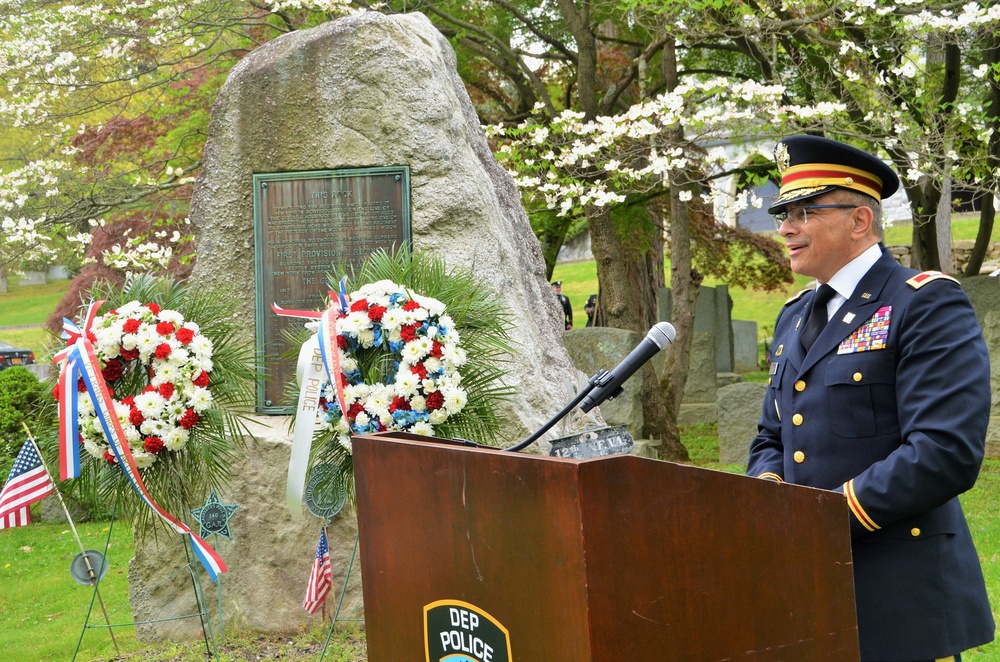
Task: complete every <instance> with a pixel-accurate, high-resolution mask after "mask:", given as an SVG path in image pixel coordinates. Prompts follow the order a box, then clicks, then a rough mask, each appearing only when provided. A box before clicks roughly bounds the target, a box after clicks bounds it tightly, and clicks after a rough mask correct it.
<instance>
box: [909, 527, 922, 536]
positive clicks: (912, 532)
mask: <svg viewBox="0 0 1000 662" xmlns="http://www.w3.org/2000/svg"><path fill="white" fill-rule="evenodd" d="M910 535H911V536H913V537H914V538H917V537H919V536H920V529H918V528H917V527H913V528H912V529H910Z"/></svg>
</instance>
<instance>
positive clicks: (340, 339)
mask: <svg viewBox="0 0 1000 662" xmlns="http://www.w3.org/2000/svg"><path fill="white" fill-rule="evenodd" d="M337 347H339V348H340V349H347V337H346V336H340V335H338V336H337Z"/></svg>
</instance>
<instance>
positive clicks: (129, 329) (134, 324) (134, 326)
mask: <svg viewBox="0 0 1000 662" xmlns="http://www.w3.org/2000/svg"><path fill="white" fill-rule="evenodd" d="M140 326H142V322H140V321H139V320H137V319H133V318H129V319H127V320H125V323H124V324H122V331H124V332H125V333H135V332H136V331H138V330H139V327H140Z"/></svg>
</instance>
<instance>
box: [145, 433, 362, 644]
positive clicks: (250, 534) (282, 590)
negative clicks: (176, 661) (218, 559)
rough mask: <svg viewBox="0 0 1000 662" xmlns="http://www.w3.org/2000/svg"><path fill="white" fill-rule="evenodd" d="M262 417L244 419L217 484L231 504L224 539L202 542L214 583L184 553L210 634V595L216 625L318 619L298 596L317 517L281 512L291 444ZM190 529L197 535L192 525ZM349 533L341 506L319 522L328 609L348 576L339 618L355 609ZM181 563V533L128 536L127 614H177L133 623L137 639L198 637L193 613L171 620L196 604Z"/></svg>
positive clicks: (354, 529) (357, 593)
mask: <svg viewBox="0 0 1000 662" xmlns="http://www.w3.org/2000/svg"><path fill="white" fill-rule="evenodd" d="M272 422H273V420H272V419H271V418H269V417H260V418H259V419H258V420H257V422H255V423H254V424H252V425H251V426H250V432H251V433H252V434H253V436H254V437H256V439H257V443H256V444H254V446H253V448H252V449H251V450H250V452H248V453H247V454H246V455H245V456H244V457H243V460H242V462H240V464H239V465H238V466H236V467H234V469H235V472H234V479H233V481H232V482H231V483H230V485H228V486H227V487H226V488H224V489H221V490H219V491H218V497H219V500H220V501H221V502H222V503H225V504H237V505H238V506H239V509H237V510H236V512H235V513H234V514H233V516H232V518H231V519H230V521H229V529H230V533H231V534H232V537H233V539H232V540H227V539H226V538H222V537H218V536H214V537H210V538H209V539H208V540H207V541H206V542H208V543H209V544H213V545H215V547H216V549H217V550H218V552H219V555H220V556H222V559H223V560H224V561H225V562H226V565H227V566H228V567H229V572H228V573H226V574H224V575H222V576H221V580H220V581H221V589H219V587H218V586H213V585H212V584H210V583H209V581H208V579H207V577H205V575H204V574H203V573H201V567H200V566H199V565H198V563H197V561H196V560H194V557H191V561H192V563H193V565H192V568H193V569H194V570H195V571H196V572H198V573H200V580H199V581H200V582H201V589H202V590H203V591H204V594H205V598H206V604H207V608H208V614H209V617H210V619H211V623H212V627H213V628H215V633H216V636H218V626H219V622H218V616H219V607H218V604H219V603H218V601H219V596H221V598H222V614H223V625H224V627H225V629H226V630H227V631H230V632H231V631H233V630H234V629H241V628H252V629H256V630H263V631H270V632H281V631H289V632H291V631H295V630H297V629H298V628H299V627H301V626H306V625H310V624H313V623H317V622H319V620H320V618H321V616H320V614H317V615H316V616H310V615H309V614H308V613H307V612H306V611H305V610H304V609H303V608H302V600H303V598H304V597H305V592H306V584H307V582H308V580H309V571H310V568H312V561H313V557H314V555H315V553H316V544H317V543H318V542H319V529H320V526H321V525H322V522H321V521H320V520H319V519H318V518H316V517H313V516H312V515H310V514H309V513H308V512H306V513H305V519H304V521H301V522H293V521H292V519H291V518H290V517H289V515H288V510H287V509H286V508H285V478H286V475H287V472H288V457H289V454H290V451H291V445H290V444H288V443H287V442H286V440H285V437H286V432H287V431H286V430H285V428H284V427H272V426H271V423H272ZM175 514H179V513H175ZM192 528H193V530H194V531H195V533H198V529H197V527H192ZM357 533H358V526H357V519H356V517H355V515H354V512H353V510H352V509H351V508H350V507H346V508H344V509H343V510H342V511H341V512H340V513H339V514H338V515H337V516H336V517H334V518H333V520H332V521H331V522H330V526H329V527H328V528H327V535H328V537H329V540H330V562H331V566H332V568H333V588H332V595H331V598H330V602H329V605H330V609H331V610H333V609H336V605H337V602H338V601H339V600H340V598H341V593H342V589H343V587H344V580H345V578H347V579H348V580H349V581H348V582H347V590H346V592H345V594H344V601H343V605H342V608H341V612H342V613H341V615H340V616H341V618H345V617H346V618H357V617H359V616H361V615H362V594H361V593H362V591H361V566H360V562H359V560H358V558H352V557H353V556H354V554H355V547H354V545H355V541H356V540H357ZM352 561H353V567H352ZM184 564H185V551H184V546H183V543H182V538H181V537H180V536H178V535H177V534H175V533H173V532H172V531H171V532H167V531H165V530H164V529H162V528H158V529H157V530H156V531H155V536H154V535H153V534H152V532H146V535H145V536H143V537H137V538H136V541H135V557H134V558H133V559H132V561H131V562H130V563H129V575H128V578H129V593H130V603H131V607H132V616H133V618H134V619H135V621H136V623H141V622H142V621H156V620H160V619H168V618H177V619H178V620H168V621H163V622H153V623H142V624H138V625H136V636H137V637H138V638H139V639H140V640H142V641H162V640H171V641H179V640H184V639H195V638H199V637H201V636H202V630H201V623H200V621H199V619H198V618H178V617H180V616H187V615H191V614H196V613H197V612H198V609H197V603H196V601H195V587H194V585H193V584H192V579H191V574H190V573H189V572H188V571H187V570H185V569H184ZM348 571H350V576H349V577H348Z"/></svg>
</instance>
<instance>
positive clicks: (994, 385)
mask: <svg viewBox="0 0 1000 662" xmlns="http://www.w3.org/2000/svg"><path fill="white" fill-rule="evenodd" d="M983 335H984V336H985V338H986V346H987V347H988V348H989V354H990V357H991V360H990V387H991V389H992V392H993V402H992V403H991V405H992V406H991V407H990V425H989V428H987V430H986V457H992V458H1000V311H995V310H994V311H990V312H988V313H986V318H985V319H984V320H983Z"/></svg>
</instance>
